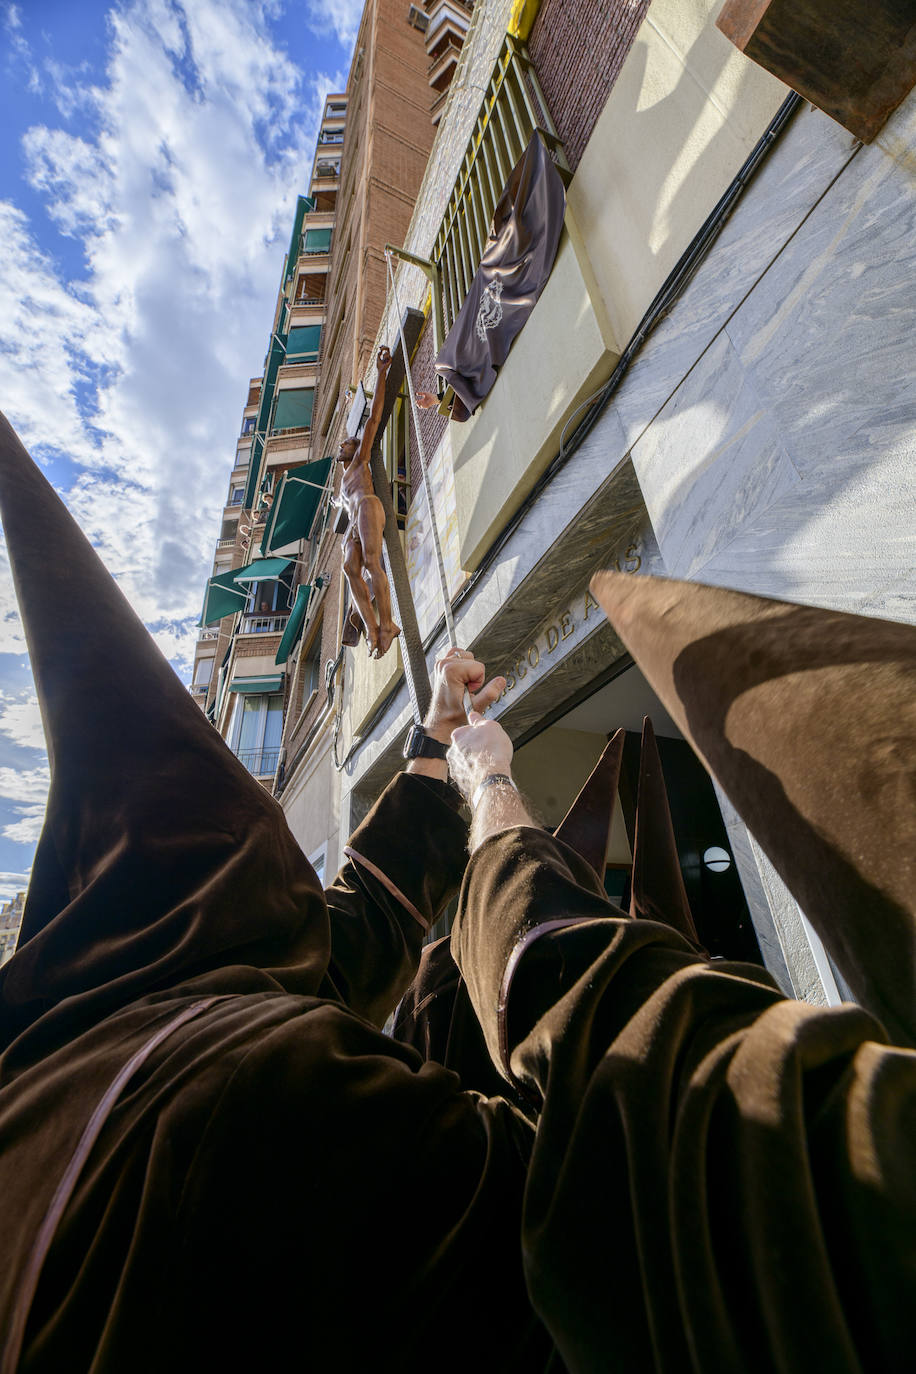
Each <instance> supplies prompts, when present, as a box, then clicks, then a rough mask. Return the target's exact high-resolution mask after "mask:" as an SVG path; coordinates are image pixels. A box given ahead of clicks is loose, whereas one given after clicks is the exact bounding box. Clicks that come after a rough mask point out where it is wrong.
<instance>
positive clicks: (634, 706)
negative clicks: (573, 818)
mask: <svg viewBox="0 0 916 1374" xmlns="http://www.w3.org/2000/svg"><path fill="white" fill-rule="evenodd" d="M646 715H648V716H649V717H650V718H651V720H652V724H653V726H654V728H655V733H656V737H657V743H658V750H659V756H660V758H661V763H662V769H663V771H664V774H665V782H666V785H667V790H668V798H669V804H670V807H671V819H672V823H673V826H674V833H675V839H676V842H677V849H678V856H679V859H680V864H681V871H682V873H683V875H684V883H685V886H686V888H687V896H688V899H689V901H690V908H691V911H692V913H693V918H694V921H695V923H696V926H697V931H698V933H699V936H700V939H701V940H702V941H703V943H704V944H705V946H706V948H707V949H708V950H709V952H710V954H714V955H719V956H722V957H724V958H728V959H743V960H748V961H750V962H753V963H758V964H762V963H763V959H762V957H761V954H760V948H759V945H758V943H757V937H756V934H755V932H754V927H753V923H752V921H751V917H750V913H749V911H748V906H747V902H746V900H745V897H744V891H743V889H742V886H741V880H740V878H739V876H738V871H737V868H736V865H735V861H734V857H733V855H732V852H731V846H730V842H729V839H728V832H727V831H726V828H725V822H724V821H723V819H722V813H721V811H720V809H719V805H718V802H717V800H716V794H715V791H714V790H713V786H712V783H711V782H710V780H709V776H708V774H707V773H706V770H705V769H704V768H703V765H702V764H701V763H700V762H699V760H698V759H697V757H696V755H695V754H694V752H693V750H692V749H691V747H690V745H689V744H688V743H687V741H686V740H685V739H684V738H683V736H682V735H681V733H680V731H679V730H678V728H677V726H676V725H675V723H674V721H673V720H672V719H671V717H670V716H669V715H668V714H667V712H666V711H665V709H664V707H663V706H662V705H661V703H660V702H659V700H658V698H657V697H656V696H655V694H654V693H653V691H652V689H651V688H650V687H649V684H648V683H647V682H646V680H645V678H644V677H643V676H642V674H641V673H640V672H639V669H638V668H636V667H635V666H633V667H630V668H627V669H625V671H624V672H622V673H621V674H620V675H619V676H618V677H616V678H614V679H613V681H611V682H609V683H607V684H605V685H604V686H602V687H599V688H598V689H597V690H596V691H595V693H594V694H593V695H591V696H590V697H588V698H587V699H586V700H584V701H581V702H580V703H579V704H578V705H576V706H575V707H573V708H572V709H571V710H570V711H569V712H568V713H567V714H566V715H563V716H560V717H559V718H558V719H555V720H554V721H553V723H552V724H550V725H549V726H547V727H546V728H545V729H543V730H541V731H540V732H539V733H538V734H536V735H535V736H534V737H533V738H530V739H529V740H528V741H527V742H526V743H525V744H524V745H523V746H522V747H521V748H519V749H517V751H516V754H515V759H514V761H513V772H514V774H515V777H516V780H517V781H518V784H519V787H520V788H521V789H522V791H523V792H524V793H525V795H526V796H527V797H528V798H529V799H530V801H531V802H532V804H533V806H534V809H535V811H536V812H537V813H538V814H537V819H538V820H540V822H541V823H542V824H544V825H545V826H547V828H548V829H551V830H552V829H555V828H556V826H557V825H558V824H559V823H560V821H561V820H562V818H563V816H564V814H565V813H566V810H567V808H568V807H569V805H570V803H571V802H572V801H573V798H574V797H575V796H576V794H577V792H578V791H579V788H580V787H581V786H582V784H583V783H584V781H585V779H586V778H587V776H588V774H589V773H590V771H591V769H592V767H593V766H594V764H595V763H596V762H597V759H598V757H599V755H600V753H601V751H602V749H603V748H604V745H605V743H606V742H607V740H608V739H609V737H610V736H611V735H612V734H613V733H614V731H615V730H616V729H618V728H619V727H620V726H623V727H624V728H625V729H626V731H627V741H626V746H625V749H624V760H623V767H622V770H621V777H620V787H619V792H618V801H619V804H618V806H617V807H616V808H615V813H614V820H613V824H612V826H611V836H610V841H609V844H608V852H607V866H606V868H605V888H606V890H607V892H608V895H609V896H610V897H611V899H612V901H615V902H617V903H619V904H620V905H621V906H623V907H624V909H626V907H627V904H628V902H629V885H630V869H631V864H632V846H633V838H634V823H635V814H636V789H637V779H638V768H639V743H640V733H641V730H642V720H643V716H646Z"/></svg>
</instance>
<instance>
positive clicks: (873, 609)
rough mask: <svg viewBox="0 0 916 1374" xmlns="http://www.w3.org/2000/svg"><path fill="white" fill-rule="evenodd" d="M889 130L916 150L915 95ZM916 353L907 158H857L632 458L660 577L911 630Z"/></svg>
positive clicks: (915, 213)
mask: <svg viewBox="0 0 916 1374" xmlns="http://www.w3.org/2000/svg"><path fill="white" fill-rule="evenodd" d="M817 118H818V124H819V125H823V122H824V121H823V120H822V119H821V117H820V116H818V117H817ZM895 120H896V124H895V130H894V131H893V132H894V140H893V146H894V147H897V146H898V145H905V146H907V147H909V149H910V150H912V149H913V148H914V146H916V101H914V100H911V101H910V102H908V104H907V105H906V106H905V107H904V108H903V109H902V110H901V111H899V112H898V115H897V116H895ZM802 127H804V119H803V124H802ZM793 137H794V136H790V140H789V148H791V145H792V141H793ZM760 189H761V187H760V185H759V184H755V186H754V188H753V190H752V193H751V197H750V198H749V199H748V200H747V201H746V202H745V204H744V206H743V207H742V208H743V210H745V211H747V210H750V209H752V208H753V207H755V206H756V208H757V211H758V213H759V214H761V215H762V216H764V217H765V216H766V212H767V207H766V205H765V204H762V203H761V202H760V197H759V194H758V193H759V191H760ZM736 218H737V216H736ZM718 257H719V248H717V249H716V250H714V252H713V255H712V257H711V259H710V261H709V263H708V264H707V266H709V265H711V264H713V263H715V262H717V261H718ZM699 284H700V283H699V279H698V280H697V281H696V282H695V283H694V284H693V285H692V286H691V288H690V291H689V292H688V295H687V297H686V298H685V300H684V301H683V302H682V303H681V304H680V305H678V307H677V308H676V309H675V311H674V312H673V314H672V316H671V318H670V320H669V321H668V322H667V324H666V328H669V329H670V328H672V327H673V326H674V325H675V324H676V323H677V321H678V320H679V319H680V318H682V312H685V313H686V315H687V317H689V315H690V305H691V300H692V297H693V293H694V291H695V290H696V288H697V287H698V285H699ZM914 357H916V175H914V170H913V156H912V151H911V152H910V156H909V157H908V158H903V157H893V156H890V155H889V154H888V152H887V151H886V150H885V149H884V148H882V147H879V146H872V147H867V148H865V147H863V148H860V149H858V151H857V152H856V153H855V155H854V156H853V157H851V158H850V159H848V160H847V162H846V164H845V166H843V168H842V170H841V172H840V174H839V175H838V176H836V177H834V179H833V180H832V182H831V184H830V185H829V186H828V187H827V188H826V189H825V190H824V192H823V194H822V195H821V197H820V199H819V200H818V202H817V204H816V205H815V206H814V208H813V209H812V210H811V212H810V213H809V214H808V215H807V216H806V217H805V219H804V221H803V222H802V223H801V224H800V225H799V227H798V230H797V232H796V233H795V234H794V235H793V236H792V238H791V239H790V240H789V242H788V243H786V244H785V246H784V247H783V248H782V249H781V251H779V252H778V253H777V254H776V255H775V256H774V258H773V260H772V262H771V264H770V265H769V267H768V269H767V270H766V272H764V273H763V274H762V275H761V276H760V277H759V280H757V281H756V282H755V283H754V285H753V289H751V290H749V291H748V293H747V294H746V296H745V298H744V300H743V301H742V302H741V304H740V306H739V307H738V308H737V309H736V310H734V311H733V313H732V314H731V315H730V317H729V318H728V320H727V321H726V322H725V323H724V324H723V326H722V327H721V329H720V330H719V331H718V333H717V334H716V336H715V338H714V339H713V340H712V341H711V343H710V344H709V346H708V347H707V348H706V350H705V352H704V353H703V354H702V356H701V357H700V358H699V359H698V361H697V362H696V363H695V364H694V366H693V367H692V368H691V370H690V371H689V372H688V373H687V375H686V376H685V377H683V379H682V380H680V382H679V384H678V386H677V388H676V390H674V391H673V393H672V394H671V396H670V398H669V399H668V400H667V401H666V403H665V404H664V405H663V406H662V408H661V410H660V411H659V412H658V414H657V415H656V417H655V419H654V420H653V421H652V423H651V424H649V425H648V427H647V428H645V429H644V430H643V432H642V434H641V435H640V437H639V438H638V440H637V441H636V442H635V443H634V445H633V447H632V459H633V465H634V468H635V470H636V474H637V477H638V479H639V483H640V486H641V488H642V492H643V495H644V497H645V501H646V506H647V509H648V511H649V515H650V518H651V519H652V522H653V524H654V527H655V531H656V534H657V536H658V540H659V545H660V547H661V551H662V556H663V558H664V560H665V564H666V566H667V567H668V569H669V571H670V572H671V573H672V574H673V575H675V576H681V577H690V578H695V579H697V580H699V581H703V582H713V583H718V584H721V585H726V586H733V587H738V588H743V589H745V590H748V591H755V592H759V593H760V594H762V595H771V596H785V597H787V598H788V599H790V600H796V601H805V602H811V603H814V604H820V605H828V606H834V607H836V608H838V609H841V610H851V611H863V612H866V613H868V614H872V615H883V616H889V617H891V618H897V619H907V620H913V619H916V601H914V592H916V578H914V567H916V516H914V511H916V499H914V498H916V483H914V477H913V473H914V459H916V364H914ZM628 385H629V379H627V382H625V384H624V387H623V388H622V390H621V393H620V397H619V398H618V400H619V403H620V404H623V402H624V399H625V393H626V390H627V387H628Z"/></svg>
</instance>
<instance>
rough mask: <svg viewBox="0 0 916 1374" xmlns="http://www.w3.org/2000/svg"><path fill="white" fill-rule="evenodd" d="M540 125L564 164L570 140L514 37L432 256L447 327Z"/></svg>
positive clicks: (500, 63) (467, 152)
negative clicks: (564, 146)
mask: <svg viewBox="0 0 916 1374" xmlns="http://www.w3.org/2000/svg"><path fill="white" fill-rule="evenodd" d="M535 129H537V130H538V132H539V133H540V135H541V137H542V138H543V140H544V142H545V143H546V145H547V147H548V148H549V149H550V151H551V153H552V154H553V156H554V158H555V160H556V162H557V164H558V166H560V167H563V168H565V167H566V166H567V163H566V159H565V157H564V155H563V151H562V145H561V143H560V139H559V136H558V134H557V131H556V129H555V127H554V124H553V120H552V119H551V118H550V113H549V111H548V109H547V105H546V102H545V100H544V96H543V93H542V91H541V88H540V85H539V84H538V80H537V77H536V76H535V73H534V68H533V67H532V65H531V59H530V58H529V56H528V51H527V49H526V48H525V45H524V44H523V43H520V42H519V41H518V39H516V38H513V37H512V35H511V34H507V35H506V39H505V42H504V43H503V46H502V48H501V49H500V52H499V56H498V57H497V59H496V64H495V66H494V68H493V72H492V75H491V76H490V81H489V83H488V85H487V89H486V92H485V94H484V98H483V101H482V102H481V106H480V110H479V112H478V115H477V119H476V121H475V123H474V129H473V132H472V134H471V137H470V140H469V142H468V145H467V148H466V149H465V154H464V157H463V158H462V161H461V167H460V169H459V172H458V176H457V178H456V180H455V185H454V187H453V188H452V194H451V195H450V197H449V200H448V204H447V206H446V209H445V214H444V216H443V218H442V223H441V225H440V227H439V232H438V234H437V235H436V239H435V243H434V246H433V252H432V260H433V262H434V263H435V264H436V266H437V267H438V269H439V275H440V281H441V283H442V305H443V310H444V315H445V328H446V330H448V329H450V328H451V327H452V324H453V323H454V321H455V317H456V315H457V314H458V311H459V310H460V309H461V306H462V303H463V302H464V298H465V296H466V295H467V294H468V291H469V290H470V288H471V282H472V281H473V280H474V274H475V273H476V271H477V268H478V267H479V266H480V259H481V257H482V256H483V250H484V246H485V244H486V241H487V236H488V234H489V232H490V224H491V223H492V220H493V211H494V210H495V209H496V203H497V201H498V200H499V198H500V196H501V195H502V193H503V189H504V187H505V185H506V183H507V181H508V180H509V173H510V172H511V171H512V168H513V167H514V166H515V164H516V162H518V160H519V158H520V157H521V155H522V153H523V152H524V151H525V148H526V147H527V146H528V141H529V139H530V138H531V135H532V134H533V133H534V131H535Z"/></svg>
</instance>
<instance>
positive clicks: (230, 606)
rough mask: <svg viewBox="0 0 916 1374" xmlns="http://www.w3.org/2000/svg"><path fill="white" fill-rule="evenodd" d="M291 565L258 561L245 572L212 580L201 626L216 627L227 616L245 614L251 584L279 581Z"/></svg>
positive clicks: (286, 561) (287, 561)
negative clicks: (242, 612)
mask: <svg viewBox="0 0 916 1374" xmlns="http://www.w3.org/2000/svg"><path fill="white" fill-rule="evenodd" d="M290 562H291V560H290V559H289V558H256V559H255V561H254V562H253V563H246V564H245V566H244V567H243V568H233V570H232V572H225V573H220V574H219V575H218V576H217V577H211V578H210V581H209V582H208V583H207V591H206V594H205V596H204V608H203V610H202V611H201V613H200V623H201V625H215V624H216V622H217V621H218V620H222V618H223V616H224V615H234V614H235V612H236V611H240V610H242V608H243V607H244V605H245V602H246V601H247V600H248V589H249V584H250V583H252V582H275V581H277V579H278V578H280V577H282V576H283V574H284V573H285V572H286V569H287V568H288V567H289V565H290Z"/></svg>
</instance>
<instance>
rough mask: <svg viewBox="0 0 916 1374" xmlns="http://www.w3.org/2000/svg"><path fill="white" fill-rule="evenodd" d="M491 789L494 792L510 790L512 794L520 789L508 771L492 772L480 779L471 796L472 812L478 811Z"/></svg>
mask: <svg viewBox="0 0 916 1374" xmlns="http://www.w3.org/2000/svg"><path fill="white" fill-rule="evenodd" d="M491 789H492V790H493V791H494V792H495V791H496V790H497V789H499V790H501V791H506V790H508V791H510V792H518V788H517V787H516V785H515V783H514V782H513V781H512V776H511V774H510V773H509V772H508V769H506V771H503V770H502V769H498V770H493V771H490V772H488V773H486V774H485V775H484V777H482V778H481V779H480V781H479V782H478V783H477V785H476V787H475V788H474V790H473V792H472V793H471V795H470V798H469V801H470V806H471V810H472V811H476V810H477V808H478V806H479V805H480V803H481V802H482V801H483V799H484V797H486V796H487V795H489V793H490V791H491Z"/></svg>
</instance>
